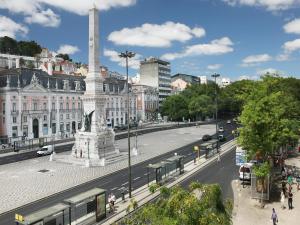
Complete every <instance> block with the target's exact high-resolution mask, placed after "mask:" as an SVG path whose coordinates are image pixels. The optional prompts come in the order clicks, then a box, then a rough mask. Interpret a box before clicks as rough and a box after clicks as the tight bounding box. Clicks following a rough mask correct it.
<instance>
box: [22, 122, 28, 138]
mask: <svg viewBox="0 0 300 225" xmlns="http://www.w3.org/2000/svg"><path fill="white" fill-rule="evenodd" d="M27 136H28V126H27V125H24V126H23V137H27Z"/></svg>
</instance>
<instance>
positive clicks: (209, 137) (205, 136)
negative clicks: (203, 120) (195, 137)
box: [202, 134, 211, 141]
mask: <svg viewBox="0 0 300 225" xmlns="http://www.w3.org/2000/svg"><path fill="white" fill-rule="evenodd" d="M209 140H211V136H210V135H209V134H205V135H203V137H202V141H209Z"/></svg>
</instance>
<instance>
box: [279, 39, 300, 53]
mask: <svg viewBox="0 0 300 225" xmlns="http://www.w3.org/2000/svg"><path fill="white" fill-rule="evenodd" d="M282 48H283V49H284V51H285V52H286V54H290V53H292V52H294V51H297V50H300V39H296V40H293V41H288V42H285V43H284V45H283V46H282Z"/></svg>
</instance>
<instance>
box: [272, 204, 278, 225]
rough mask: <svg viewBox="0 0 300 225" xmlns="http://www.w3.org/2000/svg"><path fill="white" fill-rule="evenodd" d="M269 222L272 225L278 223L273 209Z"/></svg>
mask: <svg viewBox="0 0 300 225" xmlns="http://www.w3.org/2000/svg"><path fill="white" fill-rule="evenodd" d="M271 220H272V221H273V225H276V224H277V223H278V217H277V214H276V212H275V209H274V208H273V210H272V216H271Z"/></svg>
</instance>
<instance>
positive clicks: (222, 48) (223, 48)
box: [161, 37, 233, 60]
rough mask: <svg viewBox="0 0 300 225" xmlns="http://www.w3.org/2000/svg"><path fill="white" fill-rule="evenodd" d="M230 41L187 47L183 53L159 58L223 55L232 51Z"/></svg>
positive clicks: (224, 38)
mask: <svg viewBox="0 0 300 225" xmlns="http://www.w3.org/2000/svg"><path fill="white" fill-rule="evenodd" d="M232 45H233V43H232V41H231V40H230V39H229V38H228V37H223V38H221V39H216V40H213V41H211V42H210V43H209V44H198V45H191V46H187V47H186V48H185V49H184V51H182V52H180V53H167V54H164V55H163V56H162V57H161V58H162V59H165V60H174V59H177V58H184V57H189V56H197V55H223V54H226V53H229V52H232V51H233V48H232Z"/></svg>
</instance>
